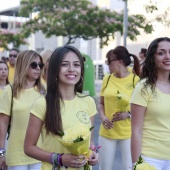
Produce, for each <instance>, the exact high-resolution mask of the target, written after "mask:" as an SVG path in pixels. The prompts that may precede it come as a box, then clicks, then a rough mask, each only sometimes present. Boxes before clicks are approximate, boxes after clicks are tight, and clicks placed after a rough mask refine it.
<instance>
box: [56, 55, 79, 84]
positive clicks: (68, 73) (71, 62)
mask: <svg viewBox="0 0 170 170" xmlns="http://www.w3.org/2000/svg"><path fill="white" fill-rule="evenodd" d="M80 77H81V64H80V60H79V58H78V56H77V55H76V54H75V53H73V52H68V53H67V54H66V55H65V57H64V58H63V60H62V62H61V66H60V73H59V81H58V83H59V84H60V85H65V86H66V85H69V86H70V85H72V86H75V85H76V84H77V83H78V81H79V80H80Z"/></svg>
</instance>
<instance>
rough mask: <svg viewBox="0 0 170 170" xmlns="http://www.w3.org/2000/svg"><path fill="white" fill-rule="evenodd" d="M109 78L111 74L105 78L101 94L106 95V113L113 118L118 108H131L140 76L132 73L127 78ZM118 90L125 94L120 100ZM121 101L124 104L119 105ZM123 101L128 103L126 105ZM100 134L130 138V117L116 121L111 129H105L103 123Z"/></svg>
mask: <svg viewBox="0 0 170 170" xmlns="http://www.w3.org/2000/svg"><path fill="white" fill-rule="evenodd" d="M108 78H109V75H107V76H105V77H104V79H103V84H102V89H101V96H103V97H104V110H105V115H106V117H108V118H109V119H110V120H111V119H112V118H113V115H114V114H115V112H116V110H117V109H119V108H121V109H122V110H121V109H119V111H122V112H123V111H124V112H126V111H129V110H130V105H129V103H130V97H131V94H132V92H133V89H134V88H133V86H135V85H136V83H137V82H138V81H139V77H138V76H135V77H134V74H133V73H130V74H129V75H128V76H127V77H125V78H117V77H115V76H114V75H111V76H110V79H109V81H108ZM107 81H108V84H107ZM106 84H107V87H106ZM118 92H119V93H120V94H122V95H123V96H122V97H121V99H120V100H119V99H118V97H117V95H118ZM125 101H127V102H125ZM121 103H122V106H121V107H119V106H120V104H121ZM123 103H126V104H125V105H124V104H123ZM99 135H100V136H103V137H105V138H109V139H128V138H130V136H131V121H130V119H125V120H121V121H117V122H114V127H113V128H112V129H109V130H107V129H105V128H104V126H103V125H102V124H101V126H100V131H99Z"/></svg>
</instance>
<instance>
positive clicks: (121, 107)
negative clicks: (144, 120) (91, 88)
mask: <svg viewBox="0 0 170 170" xmlns="http://www.w3.org/2000/svg"><path fill="white" fill-rule="evenodd" d="M129 100H130V99H129V97H128V96H127V95H126V94H122V93H120V92H119V91H117V96H116V102H115V105H116V106H115V112H123V111H126V107H127V106H128V104H129Z"/></svg>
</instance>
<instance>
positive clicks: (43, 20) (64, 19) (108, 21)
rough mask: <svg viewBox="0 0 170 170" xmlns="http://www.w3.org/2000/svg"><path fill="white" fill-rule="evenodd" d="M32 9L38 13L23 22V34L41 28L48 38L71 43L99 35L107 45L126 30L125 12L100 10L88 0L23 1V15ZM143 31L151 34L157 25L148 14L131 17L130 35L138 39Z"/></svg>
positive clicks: (131, 37) (28, 14)
mask: <svg viewBox="0 0 170 170" xmlns="http://www.w3.org/2000/svg"><path fill="white" fill-rule="evenodd" d="M32 12H37V13H38V14H37V16H36V17H34V18H31V19H30V20H29V21H27V22H26V23H25V24H23V25H22V30H21V34H23V35H24V36H25V37H28V36H29V35H30V34H31V33H35V32H36V31H38V30H41V31H42V32H43V33H44V34H45V35H46V36H47V37H50V36H52V35H56V36H63V37H68V42H67V44H71V43H73V42H74V41H75V40H76V39H77V38H83V39H84V40H90V39H93V38H97V37H98V38H100V40H101V41H100V46H101V47H103V46H104V45H107V43H108V40H109V38H110V37H112V38H114V33H115V32H117V31H119V32H121V34H122V33H123V13H118V12H116V11H111V10H109V9H100V8H99V7H98V6H96V5H93V4H92V3H91V2H89V1H88V0H22V1H21V9H20V15H21V16H25V17H28V16H30V14H31V13H32ZM140 30H144V31H145V32H146V33H151V32H152V31H153V28H152V25H151V24H149V23H148V22H147V19H146V18H145V16H143V15H140V14H139V15H132V16H129V25H128V37H129V38H130V39H131V40H135V39H136V37H137V35H140Z"/></svg>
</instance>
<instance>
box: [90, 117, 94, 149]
mask: <svg viewBox="0 0 170 170" xmlns="http://www.w3.org/2000/svg"><path fill="white" fill-rule="evenodd" d="M90 120H91V127H93V126H94V116H92V117H91V118H90ZM94 145H95V144H94V129H92V130H91V138H90V146H94Z"/></svg>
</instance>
